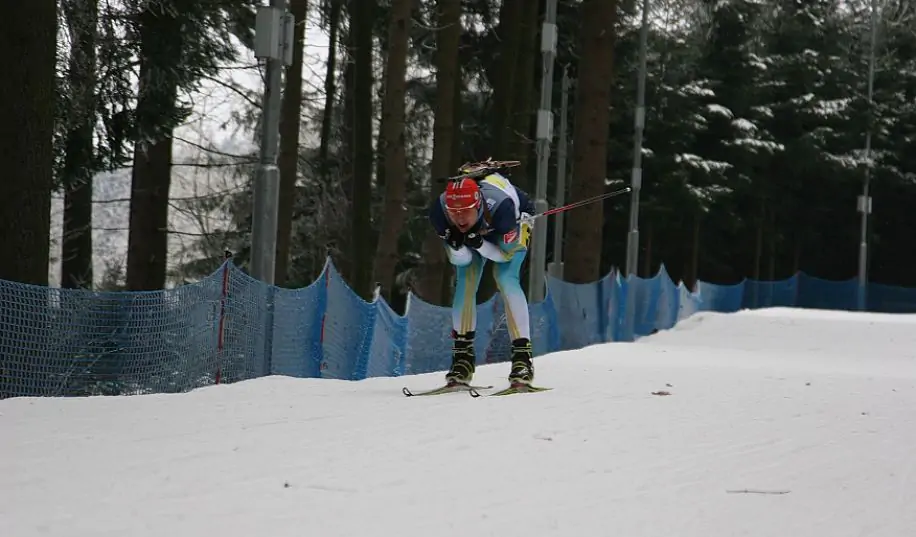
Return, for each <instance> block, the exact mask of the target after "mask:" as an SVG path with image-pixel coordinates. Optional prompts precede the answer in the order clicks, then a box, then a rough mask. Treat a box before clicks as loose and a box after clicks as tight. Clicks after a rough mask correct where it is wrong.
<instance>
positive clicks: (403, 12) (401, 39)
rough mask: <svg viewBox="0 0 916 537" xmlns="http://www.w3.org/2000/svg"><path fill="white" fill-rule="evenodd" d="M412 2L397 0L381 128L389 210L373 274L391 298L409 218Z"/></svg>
mask: <svg viewBox="0 0 916 537" xmlns="http://www.w3.org/2000/svg"><path fill="white" fill-rule="evenodd" d="M412 5H413V1H412V0H393V2H392V4H391V15H390V17H391V20H390V22H389V24H388V61H387V67H386V69H387V73H386V81H385V103H384V106H383V114H382V126H381V142H382V143H381V146H382V147H381V148H380V152H381V153H382V154H383V155H384V173H385V208H384V212H383V214H382V221H381V225H380V226H379V229H380V235H379V239H378V251H377V252H376V255H375V266H374V270H373V272H374V273H375V278H376V279H377V280H378V282H379V283H380V285H381V287H382V292H383V294H384V296H386V297H388V298H389V300H390V299H391V292H392V289H393V284H394V273H395V269H396V267H397V263H398V239H399V238H400V235H401V228H402V226H403V223H404V219H405V217H406V214H405V209H404V202H405V200H404V195H405V187H406V184H407V153H406V149H405V143H406V141H405V139H404V113H405V97H406V78H405V77H406V74H407V43H408V38H409V37H410V26H411V19H410V11H411V7H412Z"/></svg>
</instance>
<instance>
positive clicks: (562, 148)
mask: <svg viewBox="0 0 916 537" xmlns="http://www.w3.org/2000/svg"><path fill="white" fill-rule="evenodd" d="M560 84H561V85H560V88H561V89H560V128H559V132H558V133H557V193H556V199H555V200H554V205H556V206H557V207H562V206H563V205H565V204H566V157H567V153H568V149H569V148H568V147H567V143H566V124H567V113H568V108H569V71H568V69H567V68H566V67H564V68H563V79H562V82H561V83H560ZM549 269H550V270H549V272H550V275H551V276H553V277H554V278H559V279H562V278H563V213H557V214H556V216H554V221H553V263H551V264H550V266H549Z"/></svg>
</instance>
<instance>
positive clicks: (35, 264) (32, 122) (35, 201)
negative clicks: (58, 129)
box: [0, 0, 57, 309]
mask: <svg viewBox="0 0 916 537" xmlns="http://www.w3.org/2000/svg"><path fill="white" fill-rule="evenodd" d="M4 8H5V10H4V13H3V19H2V20H3V22H2V23H0V44H2V45H3V51H4V53H3V55H2V57H3V59H2V60H0V71H2V72H3V76H4V79H3V81H0V125H2V126H3V129H2V134H0V169H2V170H3V179H2V180H0V244H2V245H3V255H2V256H0V278H2V279H5V280H14V281H19V282H27V283H32V284H37V285H47V284H48V260H49V251H50V234H51V182H52V178H53V164H54V155H53V152H54V146H53V140H54V109H55V84H54V74H55V68H56V58H57V3H56V2H55V0H29V1H28V2H8V3H7V4H5V5H4ZM0 309H2V308H0Z"/></svg>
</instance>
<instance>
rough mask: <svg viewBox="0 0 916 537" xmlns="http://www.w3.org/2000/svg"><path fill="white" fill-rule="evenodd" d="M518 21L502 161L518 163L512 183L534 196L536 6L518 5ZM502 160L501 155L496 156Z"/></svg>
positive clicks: (537, 49)
mask: <svg viewBox="0 0 916 537" xmlns="http://www.w3.org/2000/svg"><path fill="white" fill-rule="evenodd" d="M520 15H521V19H520V23H521V24H520V25H521V28H520V36H519V49H518V62H517V64H518V67H517V68H518V73H517V74H516V76H515V91H516V94H515V102H514V104H513V107H512V118H511V121H510V126H511V130H510V135H509V141H508V142H509V145H508V150H507V153H506V155H505V158H507V159H512V160H518V161H519V162H520V163H521V164H519V166H518V167H516V168H515V169H514V170H513V174H512V175H513V183H514V184H517V185H519V186H520V187H521V188H524V189H526V190H528V192H530V193H532V194H533V193H534V190H535V186H536V183H537V177H536V175H535V173H534V170H533V169H529V167H528V164H529V158H528V157H529V156H531V154H532V149H533V147H534V144H533V142H532V137H531V133H532V131H531V127H532V125H533V124H534V118H535V115H536V114H537V112H536V109H537V106H536V98H537V95H538V93H537V92H536V91H535V86H534V85H535V82H536V79H535V76H534V74H535V67H534V66H535V59H537V60H540V57H539V54H538V51H539V47H538V39H537V38H538V36H539V35H540V33H539V32H538V3H537V2H528V3H525V4H523V5H522V13H521V14H520ZM500 158H502V155H500Z"/></svg>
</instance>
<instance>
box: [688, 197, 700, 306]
mask: <svg viewBox="0 0 916 537" xmlns="http://www.w3.org/2000/svg"><path fill="white" fill-rule="evenodd" d="M699 278H700V215H699V214H696V215H694V217H693V252H692V253H691V256H690V289H692V290H694V291H695V290H696V288H697V280H698V279H699Z"/></svg>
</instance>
